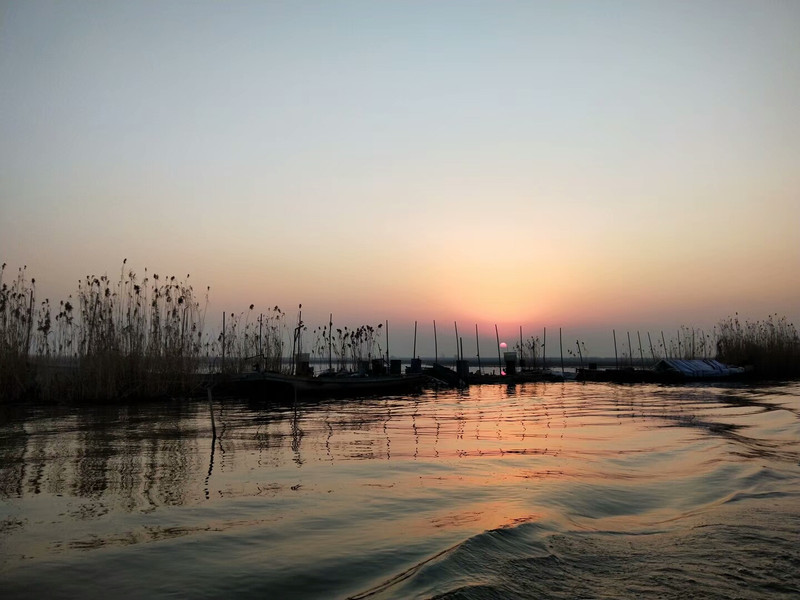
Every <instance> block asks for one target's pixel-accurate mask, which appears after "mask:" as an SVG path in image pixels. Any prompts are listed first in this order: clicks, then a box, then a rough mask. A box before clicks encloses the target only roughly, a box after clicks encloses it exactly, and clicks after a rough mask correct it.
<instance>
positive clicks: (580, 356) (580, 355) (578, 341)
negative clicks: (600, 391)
mask: <svg viewBox="0 0 800 600" xmlns="http://www.w3.org/2000/svg"><path fill="white" fill-rule="evenodd" d="M575 345H576V346H577V347H578V358H580V359H581V369H582V368H583V352H581V341H580V340H575Z"/></svg>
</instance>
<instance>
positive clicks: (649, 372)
mask: <svg viewBox="0 0 800 600" xmlns="http://www.w3.org/2000/svg"><path fill="white" fill-rule="evenodd" d="M745 374H746V370H745V369H744V368H742V367H732V366H729V365H724V364H722V363H721V362H719V361H717V360H713V359H702V360H701V359H691V360H690V359H676V358H665V359H663V360H660V361H658V362H657V363H656V364H655V365H653V367H651V368H650V369H633V368H627V369H605V370H596V369H578V374H577V380H578V381H607V382H612V383H683V382H687V381H717V380H726V379H735V378H737V377H742V376H744V375H745Z"/></svg>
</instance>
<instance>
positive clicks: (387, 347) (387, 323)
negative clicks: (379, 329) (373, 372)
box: [385, 319, 389, 369]
mask: <svg viewBox="0 0 800 600" xmlns="http://www.w3.org/2000/svg"><path fill="white" fill-rule="evenodd" d="M385 327H386V368H387V369H388V368H389V319H386V325H385Z"/></svg>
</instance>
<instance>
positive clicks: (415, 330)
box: [411, 321, 417, 358]
mask: <svg viewBox="0 0 800 600" xmlns="http://www.w3.org/2000/svg"><path fill="white" fill-rule="evenodd" d="M411 358H417V322H416V321H414V351H413V352H412V353H411Z"/></svg>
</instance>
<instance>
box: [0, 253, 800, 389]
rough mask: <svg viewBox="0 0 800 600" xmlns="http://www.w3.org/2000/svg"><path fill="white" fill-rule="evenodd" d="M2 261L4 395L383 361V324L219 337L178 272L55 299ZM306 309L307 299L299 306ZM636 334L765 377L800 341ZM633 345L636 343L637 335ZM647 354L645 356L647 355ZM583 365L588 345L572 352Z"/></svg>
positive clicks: (238, 329)
mask: <svg viewBox="0 0 800 600" xmlns="http://www.w3.org/2000/svg"><path fill="white" fill-rule="evenodd" d="M7 279H8V275H7V272H6V265H5V264H3V265H2V268H0V400H16V399H21V398H26V397H36V398H41V399H45V400H51V401H58V400H82V401H98V400H108V399H124V398H150V397H159V396H175V395H189V394H192V393H194V392H196V391H199V390H198V388H199V386H200V385H201V384H202V382H203V381H204V378H205V376H206V375H208V374H210V373H225V374H235V373H242V372H245V371H251V370H264V371H272V372H284V373H293V372H295V361H294V360H292V359H289V360H287V359H286V354H287V353H289V354H290V355H294V354H300V353H301V352H306V353H308V354H310V355H311V356H313V358H314V360H315V361H316V362H325V359H326V358H327V359H328V360H329V361H330V366H331V368H333V369H335V370H336V371H350V372H358V371H361V370H363V369H364V365H365V363H369V362H370V361H371V360H373V359H383V358H384V355H383V352H384V350H383V348H382V346H381V341H382V340H383V341H386V336H385V334H386V332H385V331H382V329H383V324H379V325H377V326H372V325H361V326H358V327H355V328H352V329H351V328H348V327H341V328H335V329H334V327H333V323H332V319H331V322H330V323H329V324H328V325H325V326H322V327H317V328H315V329H314V330H313V331H312V341H311V344H310V347H309V348H308V349H306V348H304V346H303V341H304V336H305V335H306V332H307V330H308V328H307V326H306V325H305V323H303V321H302V318H301V317H302V313H298V318H297V324H296V326H295V327H293V329H290V328H289V325H288V324H287V315H286V313H285V312H284V311H282V310H281V309H280V308H279V307H278V306H275V307H274V308H270V309H268V310H267V311H266V313H264V312H259V313H256V312H255V305H253V304H251V305H250V307H249V310H247V311H243V312H241V313H238V314H236V313H225V314H224V315H223V317H222V327H221V328H220V329H218V331H219V334H218V335H216V336H212V335H211V334H209V333H207V332H206V329H205V326H206V311H207V306H208V296H209V292H210V288H206V290H205V294H204V298H203V299H202V301H201V299H200V298H199V297H198V295H197V293H196V292H195V291H194V289H193V287H192V285H191V283H190V282H189V281H190V276H189V275H188V274H187V275H186V277H184V278H177V277H175V276H167V277H163V276H160V275H158V274H155V273H148V271H147V269H145V270H144V275H143V276H142V277H141V278H139V277H138V276H137V274H136V273H135V272H134V271H133V270H132V269H130V268H128V267H127V261H123V264H122V268H121V269H120V274H119V278H118V279H117V280H115V281H112V279H111V278H109V277H108V276H107V275H102V276H99V277H97V276H92V275H90V276H87V277H85V278H84V279H82V280H80V281H79V282H78V290H77V292H76V293H75V295H74V296H72V295H71V296H69V297H68V298H67V300H65V301H61V302H60V303H59V304H58V305H57V306H54V305H51V303H50V300H49V299H45V300H43V301H39V302H38V303H37V300H36V281H35V279H33V278H29V277H28V273H27V268H26V267H22V268H19V269H17V271H16V273H15V274H14V276H13V277H12V278H11V279H10V280H8V281H7ZM300 308H302V306H300ZM659 333H660V335H656V336H655V337H651V335H650V334H649V332H648V333H646V336H647V337H646V341H644V342H643V340H642V338H641V336H640V334H639V332H636V336H634V337H633V338H631V336H630V332H628V333H627V335H626V336H625V339H624V341H622V340H621V346H622V350H623V352H622V364H627V363H629V364H631V365H632V364H633V363H634V362H635V359H636V357H637V356H638V357H639V358H640V360H641V362H644V356H645V355H647V354H649V355H650V357H651V358H652V360H653V361H657V360H658V359H660V358H717V359H719V360H721V361H723V362H726V363H729V364H733V365H740V366H751V367H752V368H753V372H754V374H756V375H758V376H762V377H798V376H800V337H798V332H797V329H796V328H795V326H794V325H793V324H792V323H790V322H788V321H787V320H786V318H785V317H779V316H778V315H771V316H770V317H768V318H767V319H766V320H764V321H755V322H749V321H745V322H741V321H740V319H739V317H738V315H735V316H734V317H729V318H727V319H726V320H723V321H721V322H720V323H719V324H718V325H717V326H716V327H715V328H714V329H713V331H711V332H706V331H704V330H701V329H696V328H693V327H687V326H682V327H681V328H680V329H678V330H677V335H673V336H670V337H669V338H668V337H667V336H665V334H664V332H663V331H662V332H659ZM634 341H635V342H636V343H635V344H634V343H633V342H634ZM515 349H516V350H517V351H518V352H519V356H520V358H521V359H524V360H525V362H526V363H527V364H528V365H530V366H534V367H535V366H537V365H538V364H542V365H543V364H544V342H543V341H541V340H540V339H539V338H538V337H530V338H529V339H526V340H522V339H520V342H519V344H518V345H516V346H515ZM648 350H649V352H648ZM567 353H568V354H569V355H570V356H571V357H573V358H574V357H575V356H576V355H577V357H578V358H579V359H580V361H581V363H583V360H584V359H585V358H587V355H588V353H587V351H586V347H585V345H582V343H581V342H580V341H576V349H575V350H574V351H573V350H572V349H571V348H568V349H567Z"/></svg>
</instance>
